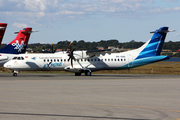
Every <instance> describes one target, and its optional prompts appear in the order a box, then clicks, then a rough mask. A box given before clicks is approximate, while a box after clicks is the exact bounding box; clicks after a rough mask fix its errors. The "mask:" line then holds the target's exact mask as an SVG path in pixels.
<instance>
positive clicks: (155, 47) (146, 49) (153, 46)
mask: <svg viewBox="0 0 180 120" xmlns="http://www.w3.org/2000/svg"><path fill="white" fill-rule="evenodd" d="M159 43H160V42H159V41H157V42H154V43H150V44H148V45H147V46H146V47H145V48H144V50H142V52H145V51H149V50H152V49H157V45H158V44H159Z"/></svg>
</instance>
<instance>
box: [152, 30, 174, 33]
mask: <svg viewBox="0 0 180 120" xmlns="http://www.w3.org/2000/svg"><path fill="white" fill-rule="evenodd" d="M175 31H176V30H161V31H157V33H168V32H175ZM155 32H156V31H152V32H150V33H155Z"/></svg>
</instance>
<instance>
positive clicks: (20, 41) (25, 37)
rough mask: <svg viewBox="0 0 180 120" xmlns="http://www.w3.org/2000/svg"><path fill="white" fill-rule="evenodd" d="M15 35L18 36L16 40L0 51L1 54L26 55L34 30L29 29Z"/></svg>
mask: <svg viewBox="0 0 180 120" xmlns="http://www.w3.org/2000/svg"><path fill="white" fill-rule="evenodd" d="M15 33H17V34H18V35H17V36H16V38H15V39H14V40H13V41H12V42H10V43H9V44H8V45H7V46H5V47H4V48H2V49H0V53H7V54H20V53H25V51H26V47H27V44H28V41H29V38H30V34H31V33H32V28H30V27H27V28H24V29H23V30H20V31H19V32H15Z"/></svg>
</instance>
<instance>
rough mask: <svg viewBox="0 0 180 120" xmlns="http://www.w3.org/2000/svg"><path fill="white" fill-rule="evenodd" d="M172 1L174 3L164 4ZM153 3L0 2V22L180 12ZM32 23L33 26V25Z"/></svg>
mask: <svg viewBox="0 0 180 120" xmlns="http://www.w3.org/2000/svg"><path fill="white" fill-rule="evenodd" d="M164 1H169V2H171V1H175V0H164ZM153 2H155V1H154V0H148V1H147V0H77V1H76V0H23V1H22V0H0V3H2V7H0V13H2V14H3V15H4V18H3V19H5V18H6V19H8V18H9V19H11V20H12V21H20V22H23V23H30V24H39V25H42V22H44V21H48V22H49V21H52V22H53V21H58V20H68V19H69V18H70V19H83V18H88V17H91V16H93V17H94V16H96V15H104V16H110V17H114V16H116V17H117V16H118V17H128V18H134V17H138V16H147V15H155V14H159V13H163V14H166V13H167V12H168V13H171V12H178V11H180V7H177V6H176V7H174V8H173V7H172V8H168V7H166V8H164V7H162V8H161V7H156V6H153V5H154V4H152V3H153ZM32 21H33V22H32Z"/></svg>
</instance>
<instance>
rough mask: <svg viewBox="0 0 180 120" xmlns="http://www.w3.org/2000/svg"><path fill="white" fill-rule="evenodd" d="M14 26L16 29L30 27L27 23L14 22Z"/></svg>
mask: <svg viewBox="0 0 180 120" xmlns="http://www.w3.org/2000/svg"><path fill="white" fill-rule="evenodd" d="M12 26H13V27H16V28H25V27H28V25H27V24H25V23H17V22H14V23H13V24H12Z"/></svg>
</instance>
